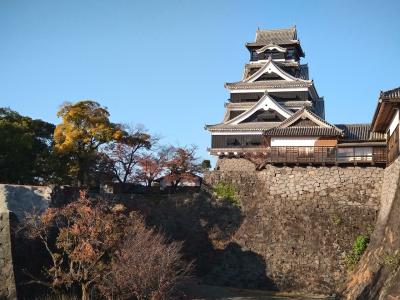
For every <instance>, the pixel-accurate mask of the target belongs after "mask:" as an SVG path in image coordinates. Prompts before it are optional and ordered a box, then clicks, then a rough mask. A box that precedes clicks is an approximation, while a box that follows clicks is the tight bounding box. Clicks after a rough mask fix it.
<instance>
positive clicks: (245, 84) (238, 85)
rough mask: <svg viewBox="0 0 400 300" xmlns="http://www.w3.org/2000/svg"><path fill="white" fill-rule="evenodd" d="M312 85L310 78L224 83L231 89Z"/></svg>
mask: <svg viewBox="0 0 400 300" xmlns="http://www.w3.org/2000/svg"><path fill="white" fill-rule="evenodd" d="M312 85H313V82H312V80H307V81H304V80H302V81H300V80H294V81H286V80H262V81H254V82H242V81H239V82H232V83H230V82H227V83H225V87H226V88H228V89H231V90H236V89H264V88H283V87H288V88H292V87H310V86H312Z"/></svg>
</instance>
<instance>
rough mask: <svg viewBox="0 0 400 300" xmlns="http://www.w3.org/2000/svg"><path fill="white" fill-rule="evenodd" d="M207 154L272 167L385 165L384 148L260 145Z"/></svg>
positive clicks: (228, 147)
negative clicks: (248, 159)
mask: <svg viewBox="0 0 400 300" xmlns="http://www.w3.org/2000/svg"><path fill="white" fill-rule="evenodd" d="M209 151H210V154H212V155H218V156H219V157H224V156H226V157H251V156H257V157H260V158H264V159H265V162H267V163H271V164H306V165H310V164H311V165H313V164H316V165H337V164H355V165H357V164H373V165H375V164H379V165H384V164H386V161H387V149H386V147H385V146H366V147H359V146H356V147H351V146H350V147H349V146H347V145H346V146H345V147H342V146H340V145H338V146H314V147H311V146H262V145H247V146H242V145H229V146H228V145H227V146H226V147H224V148H211V149H209Z"/></svg>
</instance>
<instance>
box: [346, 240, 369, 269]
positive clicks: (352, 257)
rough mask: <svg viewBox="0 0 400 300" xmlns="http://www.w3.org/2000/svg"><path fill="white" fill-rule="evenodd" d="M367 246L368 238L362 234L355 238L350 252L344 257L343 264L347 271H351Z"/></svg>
mask: <svg viewBox="0 0 400 300" xmlns="http://www.w3.org/2000/svg"><path fill="white" fill-rule="evenodd" d="M368 244H369V237H368V236H366V235H363V234H360V235H358V236H357V238H356V239H355V241H354V243H353V247H352V250H351V251H350V252H349V253H348V254H347V255H346V257H345V262H346V266H347V268H348V269H349V270H352V269H353V268H354V267H355V266H356V265H357V263H358V262H359V261H360V259H361V256H362V255H363V254H364V252H365V250H366V249H367V246H368Z"/></svg>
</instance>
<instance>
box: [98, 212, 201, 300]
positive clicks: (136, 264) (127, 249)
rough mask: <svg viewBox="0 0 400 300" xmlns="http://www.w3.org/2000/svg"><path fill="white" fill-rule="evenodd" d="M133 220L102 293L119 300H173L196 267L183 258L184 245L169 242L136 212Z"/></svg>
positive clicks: (132, 217)
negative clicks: (180, 286)
mask: <svg viewBox="0 0 400 300" xmlns="http://www.w3.org/2000/svg"><path fill="white" fill-rule="evenodd" d="M130 220H132V222H133V223H132V224H131V228H130V229H131V232H130V234H129V235H128V236H127V237H126V238H125V239H124V241H123V242H122V244H121V246H120V247H119V250H118V251H117V252H116V254H115V256H114V258H113V260H112V263H111V272H110V273H109V275H108V276H107V277H105V281H104V282H103V284H102V286H101V288H100V289H101V291H102V293H104V294H105V295H107V296H108V297H110V298H111V297H112V298H119V299H128V298H129V299H131V298H134V299H151V300H161V299H172V298H173V295H174V293H175V292H176V291H177V286H178V285H179V284H180V283H181V282H182V281H183V280H184V279H186V278H187V277H188V276H189V274H190V272H191V270H192V267H193V264H192V263H187V262H185V260H184V259H183V257H182V254H181V250H182V243H181V242H172V243H168V241H167V240H166V238H165V237H164V235H162V234H161V233H159V232H156V231H154V230H152V229H148V228H146V226H145V224H144V222H143V219H142V217H140V216H139V215H138V214H136V213H133V214H131V218H130Z"/></svg>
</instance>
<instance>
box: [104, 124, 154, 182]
mask: <svg viewBox="0 0 400 300" xmlns="http://www.w3.org/2000/svg"><path fill="white" fill-rule="evenodd" d="M124 132H126V134H125V135H123V136H122V137H121V138H120V139H118V140H115V141H112V142H110V143H108V144H107V145H106V146H105V147H104V149H103V153H104V154H105V156H106V157H107V161H108V164H109V166H110V169H111V171H112V173H113V176H114V178H115V179H117V180H118V182H119V183H121V184H122V185H124V184H125V183H127V182H134V180H135V176H136V173H135V167H136V166H137V164H138V163H139V161H140V158H141V156H142V155H143V153H142V152H143V151H145V150H149V149H150V148H151V147H152V146H153V145H154V144H155V143H156V141H157V139H156V138H153V137H151V136H150V135H149V134H148V133H146V131H145V130H144V129H143V128H140V127H132V126H124Z"/></svg>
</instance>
